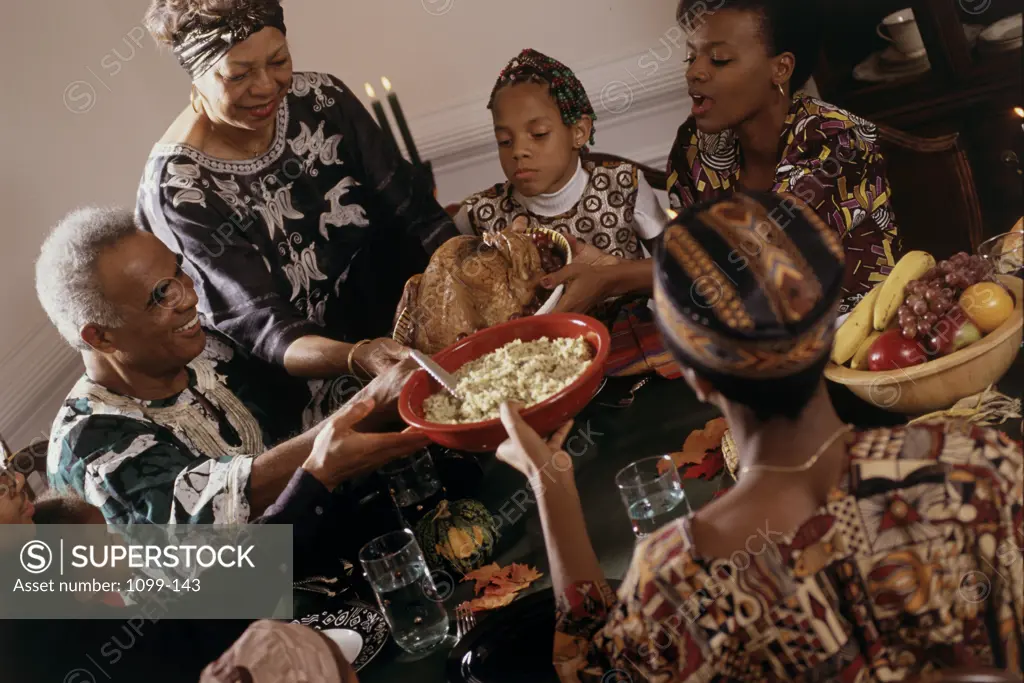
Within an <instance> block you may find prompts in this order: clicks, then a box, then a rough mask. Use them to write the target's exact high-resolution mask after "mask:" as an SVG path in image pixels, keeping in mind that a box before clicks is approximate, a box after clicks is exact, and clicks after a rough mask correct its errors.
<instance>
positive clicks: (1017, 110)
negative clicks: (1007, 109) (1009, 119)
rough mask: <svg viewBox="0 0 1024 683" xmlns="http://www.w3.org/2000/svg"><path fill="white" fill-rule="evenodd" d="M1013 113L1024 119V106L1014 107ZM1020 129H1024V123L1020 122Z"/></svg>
mask: <svg viewBox="0 0 1024 683" xmlns="http://www.w3.org/2000/svg"><path fill="white" fill-rule="evenodd" d="M1013 113H1014V114H1016V115H1017V116H1019V117H1021V118H1022V119H1024V107H1014V108H1013ZM1020 129H1021V130H1024V123H1022V124H1020Z"/></svg>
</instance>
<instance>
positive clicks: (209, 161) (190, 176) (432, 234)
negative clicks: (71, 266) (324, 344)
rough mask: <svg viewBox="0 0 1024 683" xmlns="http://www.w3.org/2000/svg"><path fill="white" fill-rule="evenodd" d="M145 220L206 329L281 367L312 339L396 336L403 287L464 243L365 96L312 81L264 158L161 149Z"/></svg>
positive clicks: (146, 193)
mask: <svg viewBox="0 0 1024 683" xmlns="http://www.w3.org/2000/svg"><path fill="white" fill-rule="evenodd" d="M136 211H137V214H138V217H139V220H140V224H141V225H142V226H143V227H144V229H146V230H149V231H150V232H152V233H153V234H155V235H156V236H157V237H159V238H160V239H161V240H162V241H163V242H164V243H165V244H167V246H168V247H169V248H170V249H171V250H172V251H174V252H175V253H180V254H183V255H184V257H185V258H184V264H183V268H184V269H185V271H186V272H188V274H189V276H190V277H191V278H192V279H193V280H194V281H195V286H196V293H197V294H198V295H199V308H200V310H201V311H202V312H203V313H204V314H206V317H207V319H208V320H209V322H210V323H211V324H212V325H213V326H214V327H215V328H216V329H218V330H219V331H221V332H223V333H224V334H226V335H227V336H228V337H230V338H231V339H232V340H234V341H235V342H236V343H238V344H239V346H241V347H242V348H243V349H245V350H246V351H248V352H250V353H252V354H253V355H255V356H256V357H258V358H261V359H263V360H265V361H268V362H271V363H276V364H278V365H282V364H283V359H284V353H285V350H286V349H287V348H288V347H289V345H290V344H291V343H292V342H294V341H295V340H296V339H298V338H300V337H303V336H307V335H322V336H326V337H329V338H331V339H337V340H339V341H357V340H359V339H365V338H372V337H380V336H388V335H390V333H391V325H392V318H393V316H394V311H395V307H396V306H397V305H398V301H399V299H400V297H401V295H402V288H403V287H404V286H405V282H406V280H408V279H409V277H410V276H412V275H414V274H416V273H421V272H423V269H424V268H425V267H426V265H427V262H428V260H429V257H430V254H432V253H433V251H434V250H435V249H436V248H437V247H438V246H439V245H440V244H441V243H442V242H444V240H446V239H448V238H449V237H452V236H454V235H456V234H458V233H457V231H456V230H455V227H454V226H453V225H452V222H451V219H450V218H449V217H448V215H447V214H446V213H445V211H444V210H443V209H442V208H441V207H440V206H439V205H438V203H437V201H436V200H435V199H434V197H433V195H432V192H431V188H430V187H429V186H428V183H427V182H426V179H425V178H423V177H422V176H421V175H417V174H416V173H415V172H414V170H413V168H412V166H411V165H410V164H409V163H408V162H406V161H405V160H404V159H403V158H402V156H401V154H400V153H399V152H398V150H397V149H395V148H394V146H393V145H391V144H390V143H388V142H386V141H385V139H384V136H383V133H382V132H381V130H380V128H379V127H378V125H377V123H376V122H375V121H374V119H373V117H372V116H371V115H370V114H369V113H368V112H367V111H366V109H365V108H364V107H363V105H362V104H361V103H360V102H359V100H358V99H357V98H356V96H355V95H354V94H353V93H352V92H351V91H350V90H349V89H348V88H347V87H346V86H345V84H344V83H342V82H341V81H339V80H338V79H337V78H335V77H333V76H331V75H328V74H321V73H312V72H296V73H295V74H294V75H293V77H292V87H291V90H290V91H289V93H288V96H287V97H286V98H285V100H284V101H283V102H282V103H281V106H280V108H279V109H278V111H277V127H276V131H275V136H274V139H273V141H272V142H271V145H270V148H269V149H268V150H267V151H266V152H265V153H264V154H262V155H260V156H259V157H257V158H254V159H250V160H246V161H226V160H223V159H217V158H214V157H211V156H209V155H206V154H204V153H203V152H201V151H199V150H198V149H196V148H194V147H191V146H189V145H186V144H173V145H157V146H155V147H154V148H153V150H152V152H151V153H150V157H149V161H148V163H147V164H146V170H145V173H144V174H143V178H142V182H141V184H140V186H139V192H138V200H137V208H136Z"/></svg>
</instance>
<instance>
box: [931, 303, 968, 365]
mask: <svg viewBox="0 0 1024 683" xmlns="http://www.w3.org/2000/svg"><path fill="white" fill-rule="evenodd" d="M979 339H981V330H979V329H978V326H977V325H975V324H974V323H973V322H971V319H970V318H968V317H967V314H966V313H965V312H964V309H962V308H960V307H959V306H953V307H952V308H950V309H949V310H948V311H947V312H946V314H945V315H943V316H942V317H941V318H939V320H938V321H937V322H936V323H935V325H934V326H933V327H932V334H931V336H930V337H929V338H928V343H927V344H926V345H925V349H926V350H927V351H928V352H929V353H932V354H933V355H938V356H945V355H946V354H949V353H953V352H954V351H959V350H960V349H962V348H964V347H965V346H969V345H971V344H973V343H974V342H976V341H978V340H979Z"/></svg>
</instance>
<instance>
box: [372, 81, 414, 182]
mask: <svg viewBox="0 0 1024 683" xmlns="http://www.w3.org/2000/svg"><path fill="white" fill-rule="evenodd" d="M380 82H381V83H383V84H384V90H386V91H387V93H388V103H389V104H390V105H391V113H392V114H394V115H395V123H397V124H398V132H399V133H401V134H402V141H403V142H405V149H406V150H407V151H408V152H409V161H411V162H412V163H413V165H415V166H419V165H420V155H419V152H417V151H416V143H415V142H414V141H413V139H412V133H411V132H410V131H409V124H408V122H406V120H405V114H403V113H402V105H400V104H399V103H398V95H396V94H395V93H394V91H392V90H391V81H389V80H388V79H386V78H381V79H380Z"/></svg>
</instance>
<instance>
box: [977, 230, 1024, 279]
mask: <svg viewBox="0 0 1024 683" xmlns="http://www.w3.org/2000/svg"><path fill="white" fill-rule="evenodd" d="M978 255H979V256H981V257H982V258H983V259H985V260H986V261H987V262H988V263H989V264H990V265H991V267H992V269H993V270H994V271H995V272H996V273H999V274H1001V275H1015V276H1017V277H1024V233H1021V232H1016V231H1015V232H1004V233H1003V234H1002V235H996V236H995V237H993V238H992V239H989V240H986V241H984V242H982V243H981V244H980V245H979V246H978Z"/></svg>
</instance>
